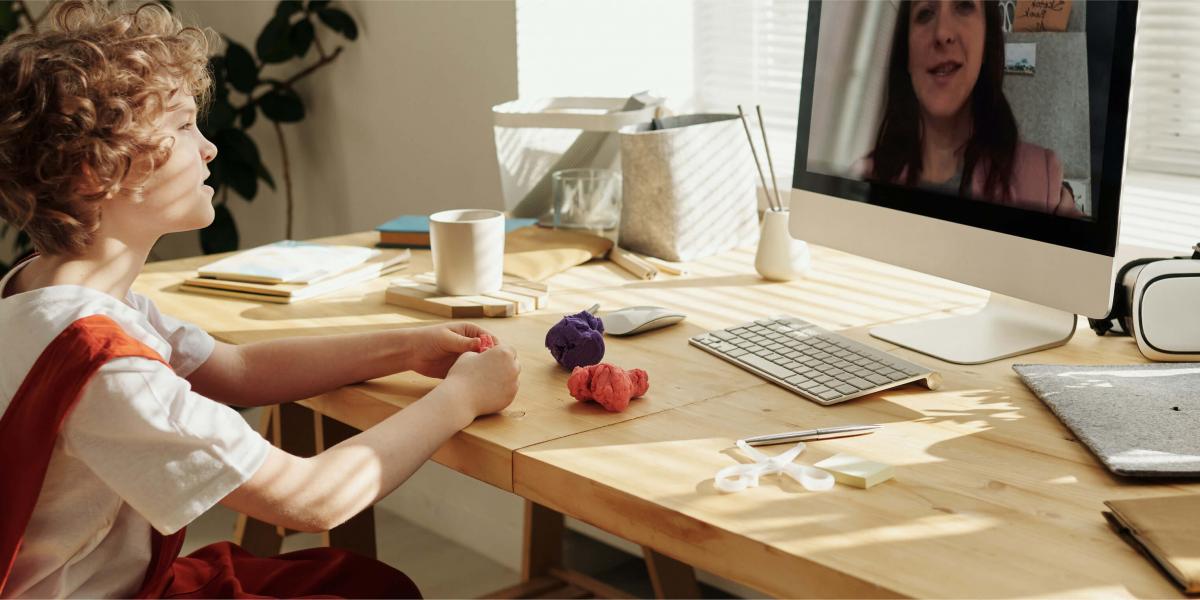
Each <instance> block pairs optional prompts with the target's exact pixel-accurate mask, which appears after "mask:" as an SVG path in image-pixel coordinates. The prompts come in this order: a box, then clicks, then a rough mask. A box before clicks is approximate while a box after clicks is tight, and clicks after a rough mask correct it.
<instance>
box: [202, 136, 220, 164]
mask: <svg viewBox="0 0 1200 600" xmlns="http://www.w3.org/2000/svg"><path fill="white" fill-rule="evenodd" d="M216 157H217V146H216V144H213V143H212V142H210V141H208V140H204V146H203V147H202V148H201V149H200V158H202V159H204V162H205V163H209V162H212V159H214V158H216Z"/></svg>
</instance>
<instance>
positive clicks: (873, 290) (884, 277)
mask: <svg viewBox="0 0 1200 600" xmlns="http://www.w3.org/2000/svg"><path fill="white" fill-rule="evenodd" d="M374 235H375V234H373V233H371V234H355V235H351V236H342V237H338V238H329V239H327V240H322V241H329V242H337V243H353V244H371V243H373V242H374V241H375V237H374ZM813 253H814V261H813V262H814V265H815V270H814V272H813V273H812V274H810V275H809V276H808V277H806V278H803V279H801V280H797V281H794V282H789V283H767V282H765V281H763V280H761V279H759V278H758V277H757V276H756V275H755V274H754V270H753V266H752V264H753V254H752V252H751V251H749V250H739V251H732V252H729V253H726V254H723V255H721V256H717V257H713V258H710V259H706V260H704V261H698V262H697V263H695V264H692V265H689V269H690V273H689V274H688V275H686V276H682V277H669V276H662V277H660V278H659V279H657V280H653V281H639V280H633V279H632V278H631V277H630V276H629V275H628V274H627V273H625V272H624V271H622V270H621V269H619V268H617V267H615V266H614V265H612V264H611V263H607V262H595V263H590V264H588V265H584V266H581V267H576V268H574V269H572V270H570V271H568V272H566V273H563V274H560V275H557V276H555V277H554V278H552V279H550V281H549V283H550V284H551V305H550V307H549V308H548V309H545V310H542V311H539V312H537V313H533V314H529V315H522V316H518V317H513V318H509V319H485V320H479V321H477V322H479V323H481V324H482V325H483V326H485V327H487V328H489V329H490V330H492V331H494V332H495V333H497V334H498V335H499V336H500V337H501V339H502V340H504V341H505V342H507V343H510V344H513V345H514V346H515V347H516V348H517V350H518V352H519V353H520V358H521V362H522V367H523V370H522V374H521V382H520V383H521V390H520V393H519V394H518V397H517V399H516V400H515V401H514V402H513V404H512V405H511V406H510V407H509V408H508V409H506V410H505V411H504V412H503V413H501V414H500V415H495V416H490V417H485V418H482V419H479V420H477V421H476V422H475V423H474V424H472V425H471V426H470V427H468V428H467V429H466V430H464V431H463V432H461V433H459V434H458V435H456V436H454V438H452V439H451V440H450V441H449V442H448V443H447V444H446V445H445V446H443V447H442V449H441V450H439V452H438V453H437V454H436V455H435V457H434V458H435V460H436V461H438V462H439V463H442V464H444V465H446V466H449V467H451V468H453V469H455V470H458V471H460V472H462V473H465V474H467V475H470V476H472V477H475V478H477V479H480V480H482V481H485V482H487V483H490V484H492V485H495V486H497V487H500V488H502V489H506V490H511V491H514V492H516V493H517V494H520V495H521V496H524V497H525V498H528V499H530V500H533V501H535V502H537V503H539V504H542V505H545V506H547V507H550V508H552V509H555V510H557V511H559V512H562V513H564V514H567V515H570V516H574V517H577V518H579V519H581V520H584V521H586V522H589V523H592V524H594V525H596V526H598V527H600V528H602V529H605V530H607V531H610V532H612V533H614V534H616V535H619V536H621V537H623V538H626V539H629V540H631V541H634V542H636V543H638V544H641V545H644V546H648V547H651V548H654V549H656V550H658V551H660V552H662V553H664V554H667V555H669V556H672V557H675V558H677V559H680V560H683V561H685V562H687V563H690V564H693V565H695V566H696V567H699V568H702V569H705V570H708V571H711V572H714V573H716V574H719V575H722V576H724V577H728V578H730V579H733V580H736V581H740V582H743V583H746V584H749V585H751V586H753V587H756V588H758V589H761V590H763V591H765V592H768V593H771V594H776V595H780V596H942V597H945V596H953V597H982V596H988V597H993V596H995V597H1000V596H1037V595H1054V596H1079V595H1101V596H1112V595H1135V596H1151V597H1161V596H1177V595H1179V592H1178V591H1177V590H1176V588H1174V587H1172V585H1171V584H1170V583H1169V581H1168V580H1167V579H1166V578H1165V577H1164V576H1163V575H1161V574H1160V573H1158V572H1156V570H1155V569H1154V567H1152V566H1151V564H1150V563H1149V562H1148V561H1146V560H1145V559H1144V558H1142V557H1140V556H1139V555H1138V554H1137V553H1136V552H1134V551H1133V550H1132V549H1131V548H1129V547H1128V546H1127V545H1126V544H1125V543H1124V542H1123V541H1121V540H1120V538H1118V537H1117V536H1116V535H1115V534H1113V533H1112V532H1111V531H1109V530H1108V527H1107V525H1106V524H1105V521H1104V519H1103V518H1102V517H1101V515H1100V511H1101V510H1102V508H1103V505H1102V501H1103V500H1107V499H1114V498H1129V497H1141V496H1152V495H1159V494H1177V493H1183V492H1185V491H1190V492H1200V485H1197V484H1190V485H1182V484H1171V483H1169V482H1162V481H1158V482H1142V481H1129V480H1119V479H1117V478H1115V477H1114V476H1112V475H1110V474H1109V473H1108V472H1107V471H1105V470H1104V469H1103V467H1102V466H1101V464H1100V463H1099V462H1098V461H1097V460H1096V459H1095V458H1094V457H1093V456H1092V455H1091V454H1090V453H1089V451H1088V450H1087V449H1086V448H1085V447H1084V446H1083V445H1082V444H1080V443H1079V442H1078V441H1075V440H1074V439H1073V438H1072V436H1071V434H1070V432H1069V431H1068V430H1067V429H1066V428H1064V427H1063V426H1062V425H1061V424H1060V423H1059V422H1058V420H1057V419H1055V417H1054V416H1053V415H1052V414H1051V413H1050V411H1049V410H1048V409H1046V408H1045V407H1044V406H1043V405H1042V404H1041V402H1040V401H1038V400H1037V398H1036V397H1034V396H1033V395H1032V394H1031V393H1030V392H1029V391H1028V390H1027V389H1026V388H1025V387H1024V386H1023V385H1022V384H1021V382H1020V380H1019V379H1018V378H1017V377H1016V375H1015V374H1014V373H1013V372H1012V370H1011V368H1010V366H1011V364H1012V363H1013V362H1064V363H1078V364H1102V363H1130V362H1142V361H1143V359H1142V358H1141V356H1140V355H1139V354H1138V353H1137V351H1136V348H1135V346H1134V345H1133V344H1132V343H1131V342H1130V341H1129V340H1127V339H1120V338H1103V339H1101V338H1097V337H1096V336H1094V335H1092V334H1091V332H1089V331H1087V330H1086V329H1083V330H1082V331H1079V332H1077V335H1076V337H1075V338H1074V339H1073V340H1072V342H1071V343H1070V344H1069V345H1067V346H1065V347H1062V348H1058V349H1053V350H1049V351H1044V352H1041V353H1038V354H1034V355H1026V356H1024V357H1020V358H1019V359H1017V360H1016V361H1013V360H1008V361H1000V362H997V363H992V364H989V365H983V366H969V367H964V366H958V365H950V364H946V363H940V362H938V361H935V360H933V359H930V358H927V357H924V356H921V355H916V354H914V353H911V352H908V351H905V350H902V349H896V348H895V347H894V346H891V345H889V344H886V343H883V342H880V341H879V340H874V339H872V338H869V336H868V335H867V334H866V329H867V327H868V326H873V325H876V324H879V323H887V322H898V321H904V320H909V319H915V318H922V317H928V316H930V315H937V314H950V313H954V312H958V311H962V310H966V309H969V308H970V307H974V306H978V305H979V304H981V303H982V301H983V299H984V294H983V293H982V292H980V291H979V290H975V289H972V288H969V287H966V286H960V285H957V284H954V283H951V282H946V281H944V280H940V279H937V278H933V277H929V276H926V275H922V274H919V273H914V272H911V271H906V270H903V269H898V268H895V267H890V266H887V265H883V264H880V263H876V262H873V261H869V260H866V259H861V258H858V257H854V256H851V255H847V254H844V253H840V252H836V251H833V250H828V249H824V248H816V247H814V248H813ZM212 259H213V257H196V258H189V259H181V260H175V261H166V262H160V263H153V264H150V265H148V266H147V269H146V271H145V273H144V274H143V275H142V276H141V277H140V278H139V279H138V281H137V283H136V284H135V290H136V291H138V292H140V293H143V294H147V295H149V296H150V297H151V298H153V299H154V300H155V302H156V303H157V304H158V305H159V307H160V308H161V309H162V310H164V311H165V312H167V313H169V314H173V315H175V316H177V317H180V318H183V319H186V320H189V321H192V322H194V323H197V324H199V325H200V326H202V327H204V328H205V329H207V330H208V331H210V332H211V333H212V334H213V335H214V336H216V337H217V338H218V339H222V340H223V341H227V342H230V343H246V342H249V341H254V340H260V339H270V338H278V337H284V336H294V335H308V334H316V335H325V334H331V333H339V332H352V331H365V330H371V329H378V328H380V327H405V326H412V325H420V324H426V323H430V322H440V321H441V319H439V318H438V317H435V316H433V315H427V314H425V313H420V312H416V311H410V310H406V309H401V308H399V307H394V306H390V305H387V304H385V303H383V289H384V288H385V287H386V281H384V280H380V281H376V282H372V283H370V284H367V285H364V286H362V287H360V288H357V289H355V290H349V291H346V292H343V293H339V294H335V295H331V296H328V297H323V298H318V299H313V300H309V301H306V302H302V303H298V304H295V305H271V304H265V303H258V302H251V301H241V300H233V299H227V298H216V297H207V296H199V295H194V294H184V293H180V292H178V290H177V288H178V284H179V282H180V281H181V280H182V279H183V278H184V277H187V276H189V275H190V274H192V273H193V272H194V269H195V268H196V267H197V266H199V265H201V264H204V263H206V262H208V261H211V260H212ZM429 264H430V262H429V257H428V253H427V252H415V253H414V259H413V264H412V266H411V267H410V269H409V272H410V273H417V272H423V271H427V270H429ZM593 302H599V303H600V304H601V305H602V310H603V309H611V308H618V307H621V306H630V305H637V304H657V305H662V306H669V307H673V308H679V309H682V310H683V311H684V312H686V313H688V315H689V316H688V319H687V320H686V321H684V322H683V323H681V324H679V325H676V326H673V327H669V328H666V329H662V330H658V331H654V332H651V333H647V334H643V335H641V336H636V337H632V338H611V337H610V338H607V339H606V344H607V347H608V350H607V353H606V355H605V360H606V361H608V362H612V363H615V364H617V365H620V366H623V367H627V368H629V367H639V368H643V369H646V370H647V371H648V372H649V375H650V383H651V388H650V393H649V394H648V396H647V397H646V398H643V399H639V400H634V401H633V403H632V404H631V405H630V407H629V409H628V410H627V411H626V412H624V413H619V414H613V413H608V412H606V411H604V410H603V409H601V408H599V407H598V406H596V405H594V404H579V403H576V402H575V401H574V400H573V399H572V398H571V397H570V396H569V395H568V394H567V392H566V378H567V373H566V372H565V371H563V370H561V369H560V368H559V367H558V366H557V365H556V364H555V363H554V361H553V359H552V358H551V357H550V355H549V353H548V352H547V351H546V349H545V348H544V345H543V340H544V336H545V332H546V330H547V329H548V328H549V327H550V326H551V325H552V324H554V323H555V322H556V321H557V320H558V318H559V317H561V315H562V314H564V313H569V312H577V311H579V310H582V309H584V308H586V307H587V306H589V305H591V304H592V303H593ZM772 314H792V315H795V316H799V317H803V318H806V319H809V320H811V321H813V322H815V323H817V324H819V325H822V326H824V327H827V328H830V329H833V330H837V331H841V332H842V333H844V334H846V335H849V336H851V337H853V338H856V339H859V340H861V341H868V340H869V343H871V344H872V345H875V346H876V347H881V348H885V349H889V350H893V351H895V352H897V353H899V354H900V355H902V356H905V357H906V358H909V359H911V360H914V361H916V362H918V363H924V364H928V365H929V366H932V367H935V368H937V369H938V370H940V371H941V372H942V374H943V376H944V378H945V381H944V384H943V387H942V388H941V389H940V390H938V391H936V392H930V391H928V390H925V389H924V388H920V387H914V386H909V387H905V388H901V389H897V390H893V391H891V392H885V393H881V394H876V395H874V396H872V397H871V398H865V399H859V400H855V401H851V402H848V403H845V404H841V405H836V406H833V407H821V406H819V405H816V404H813V403H810V402H807V401H804V400H802V399H800V398H799V397H797V396H794V395H792V394H790V393H788V392H786V391H784V390H782V389H780V388H778V387H776V386H773V385H770V384H767V383H764V382H763V380H761V379H759V378H757V377H755V376H753V375H750V374H749V373H746V372H744V371H742V370H740V369H738V368H736V367H734V366H732V365H729V364H726V363H724V362H722V361H720V360H718V359H716V358H714V357H711V356H708V355H707V354H705V353H703V352H702V351H700V350H697V349H695V348H691V347H689V346H688V345H687V341H686V340H687V338H688V337H690V336H692V335H695V334H696V333H699V332H701V331H706V330H711V329H717V328H721V327H727V326H730V325H734V324H737V323H741V322H745V321H747V320H751V319H754V318H759V317H763V316H768V315H772ZM434 384H436V381H433V380H429V379H426V378H423V377H420V376H416V375H412V374H400V375H394V376H391V377H387V378H382V379H379V380H375V381H371V382H367V383H363V384H358V385H353V386H348V387H346V388H343V389H341V390H337V391H335V392H333V393H330V394H326V395H324V396H321V397H318V398H314V399H310V400H307V401H305V404H307V405H308V406H310V407H312V408H313V409H314V410H317V411H318V412H321V413H324V414H326V415H328V416H331V417H333V418H335V419H338V420H341V421H343V422H346V423H348V424H350V425H353V426H355V427H358V428H365V427H369V426H371V425H372V424H374V423H377V422H379V421H380V420H382V419H383V418H385V417H386V416H388V415H390V414H392V413H394V412H395V411H397V410H399V409H400V408H401V407H403V406H405V405H406V404H408V403H409V402H412V401H413V400H414V399H416V398H418V397H420V396H421V395H423V394H424V393H426V392H428V391H429V390H430V389H431V388H432V387H433V385H434ZM845 423H884V424H886V427H884V429H883V430H881V431H880V432H879V433H875V434H873V435H869V436H864V437H858V438H849V439H842V440H829V441H822V442H818V443H811V444H809V446H808V449H807V451H806V452H805V454H803V455H801V457H800V459H799V460H800V461H801V462H804V463H806V464H811V463H812V462H815V461H816V460H818V459H820V458H824V457H825V456H829V455H831V454H833V453H836V452H851V453H853V454H856V455H859V456H864V457H867V458H871V459H874V460H879V461H881V462H886V463H889V464H893V465H895V466H896V477H895V479H894V480H893V481H890V482H887V483H885V484H882V485H880V486H878V487H875V488H872V489H871V490H858V489H854V488H849V487H845V486H840V485H839V486H837V487H836V488H835V489H834V490H833V491H831V492H824V493H811V492H805V491H803V490H802V489H801V488H799V486H798V485H796V484H794V483H792V482H790V481H787V482H784V481H780V480H779V479H777V478H776V477H767V478H765V479H764V480H763V482H762V485H761V486H760V487H759V488H755V489H752V490H747V491H744V492H741V493H738V494H721V493H719V492H717V491H716V490H715V489H714V487H713V481H712V477H713V474H714V473H716V471H717V470H718V469H720V468H722V467H724V466H728V465H731V464H735V462H737V461H739V460H745V459H744V458H742V457H741V456H740V453H739V452H738V451H737V450H736V449H734V448H733V440H735V439H737V438H739V437H745V436H748V435H753V434H758V433H769V432H777V431H781V430H787V429H793V428H796V429H798V428H809V427H819V426H823V425H834V424H845ZM782 449H783V447H778V448H768V449H767V451H768V452H771V453H775V452H779V451H781V450H782Z"/></svg>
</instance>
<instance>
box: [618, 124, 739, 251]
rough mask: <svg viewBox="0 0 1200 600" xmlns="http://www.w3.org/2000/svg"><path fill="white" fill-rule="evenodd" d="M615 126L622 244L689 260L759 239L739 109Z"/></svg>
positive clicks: (630, 248) (636, 249)
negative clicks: (654, 124)
mask: <svg viewBox="0 0 1200 600" xmlns="http://www.w3.org/2000/svg"><path fill="white" fill-rule="evenodd" d="M651 127H652V125H651V123H642V124H637V125H631V126H628V127H625V128H622V129H621V132H620V140H621V171H622V180H623V185H622V191H623V193H622V206H621V225H620V242H619V243H620V245H621V247H623V248H627V249H629V250H632V251H634V252H639V253H642V254H647V255H650V256H655V257H658V258H662V259H665V260H670V261H691V260H696V259H700V258H704V257H706V256H711V255H713V254H718V253H721V252H724V251H726V250H729V249H731V248H734V247H737V246H748V245H753V244H754V243H755V242H756V241H757V239H758V210H757V198H756V197H755V189H754V163H753V159H752V157H751V156H750V150H749V148H747V147H746V137H745V135H746V134H745V132H744V131H743V129H742V123H741V121H740V119H739V117H738V116H737V115H731V114H696V115H681V116H677V117H668V118H665V119H660V120H659V121H658V127H659V128H658V129H652V128H651Z"/></svg>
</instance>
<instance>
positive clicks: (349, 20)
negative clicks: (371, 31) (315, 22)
mask: <svg viewBox="0 0 1200 600" xmlns="http://www.w3.org/2000/svg"><path fill="white" fill-rule="evenodd" d="M317 18H319V19H321V22H322V23H324V24H326V25H328V26H329V28H330V29H332V30H334V31H336V32H338V33H340V34H342V35H343V36H345V37H346V39H348V40H356V39H358V25H356V24H355V23H354V18H353V17H351V16H350V14H349V13H347V12H346V11H344V10H340V9H337V8H324V9H321V10H319V11H317Z"/></svg>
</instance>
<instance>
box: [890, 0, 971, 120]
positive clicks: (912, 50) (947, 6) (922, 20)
mask: <svg viewBox="0 0 1200 600" xmlns="http://www.w3.org/2000/svg"><path fill="white" fill-rule="evenodd" d="M986 31H987V29H986V27H985V23H984V14H983V5H982V3H981V0H918V1H917V2H914V3H913V6H912V12H911V13H910V14H909V20H908V73H909V76H910V77H911V78H912V84H913V90H914V91H915V92H916V94H917V101H918V102H920V104H921V109H922V112H924V113H925V114H926V115H928V116H931V117H943V118H944V117H952V116H955V115H957V114H958V113H959V111H960V110H962V108H963V107H964V106H965V105H966V103H967V100H968V99H969V98H970V97H971V90H973V89H975V81H976V80H978V79H979V69H980V67H981V66H982V64H983V42H984V37H985V36H986Z"/></svg>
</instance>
